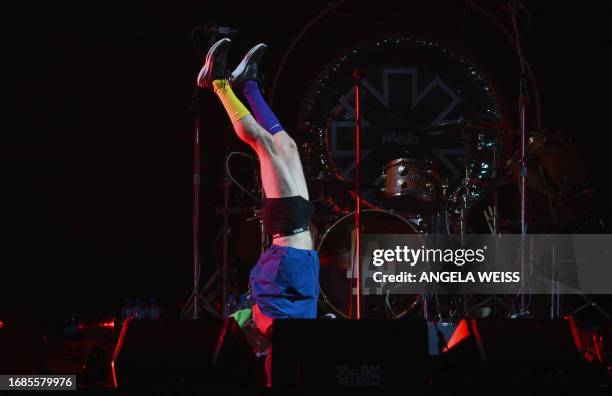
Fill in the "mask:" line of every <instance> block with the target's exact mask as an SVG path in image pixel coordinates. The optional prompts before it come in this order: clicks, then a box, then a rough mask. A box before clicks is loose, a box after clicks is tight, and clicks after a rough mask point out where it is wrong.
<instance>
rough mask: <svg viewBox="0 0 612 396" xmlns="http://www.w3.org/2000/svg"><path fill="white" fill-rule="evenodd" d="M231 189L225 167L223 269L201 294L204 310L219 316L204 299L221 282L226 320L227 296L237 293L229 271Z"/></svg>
mask: <svg viewBox="0 0 612 396" xmlns="http://www.w3.org/2000/svg"><path fill="white" fill-rule="evenodd" d="M229 189H230V179H229V175H228V174H227V167H224V170H223V209H222V210H221V212H222V216H223V225H222V226H221V238H222V239H221V267H220V268H219V269H217V270H216V271H215V273H214V274H213V275H212V276H211V277H210V279H209V280H208V281H207V282H206V284H205V285H204V287H203V288H202V291H201V292H200V293H199V295H200V296H201V297H200V298H201V299H202V303H203V305H204V308H205V309H207V310H208V311H209V312H211V313H212V314H213V315H218V314H219V313H218V312H217V311H216V310H215V309H214V307H213V306H212V304H210V302H209V301H208V300H207V299H206V298H205V297H204V295H205V293H206V291H207V290H208V289H209V288H210V287H212V285H213V284H214V283H215V281H216V280H217V278H220V280H221V290H220V292H219V293H220V294H221V317H223V318H225V317H227V316H228V314H229V312H228V307H227V296H228V292H229V291H230V290H231V291H233V292H235V293H236V290H235V288H234V287H233V286H232V284H231V281H230V271H229V265H228V264H229V263H228V257H229V256H228V251H229V235H230V233H231V228H230V226H229V213H230V207H229Z"/></svg>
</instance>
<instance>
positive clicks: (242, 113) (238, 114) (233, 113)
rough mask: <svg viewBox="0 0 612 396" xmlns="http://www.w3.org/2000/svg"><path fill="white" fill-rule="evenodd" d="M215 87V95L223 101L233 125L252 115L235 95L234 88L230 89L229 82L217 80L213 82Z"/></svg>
mask: <svg viewBox="0 0 612 396" xmlns="http://www.w3.org/2000/svg"><path fill="white" fill-rule="evenodd" d="M213 87H214V91H215V94H217V96H218V97H219V99H221V103H223V107H225V111H227V115H228V116H229V118H230V120H231V121H232V124H235V123H236V122H238V121H240V120H241V119H243V118H244V117H246V116H248V115H249V114H251V113H250V112H249V111H248V110H247V108H246V107H244V105H243V104H242V102H241V101H240V100H238V98H237V97H236V95H234V91H232V87H230V84H229V81H227V80H215V81H213Z"/></svg>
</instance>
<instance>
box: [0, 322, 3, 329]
mask: <svg viewBox="0 0 612 396" xmlns="http://www.w3.org/2000/svg"><path fill="white" fill-rule="evenodd" d="M3 327H4V322H3V321H1V320H0V329H2V328H3Z"/></svg>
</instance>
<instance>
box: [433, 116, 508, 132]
mask: <svg viewBox="0 0 612 396" xmlns="http://www.w3.org/2000/svg"><path fill="white" fill-rule="evenodd" d="M484 131H487V132H495V133H499V132H506V133H511V132H512V131H511V130H510V129H508V128H507V127H504V126H502V125H499V124H496V123H492V122H487V121H470V120H464V119H460V120H457V121H448V122H441V123H439V124H435V125H430V126H429V127H427V128H425V129H424V130H423V132H424V133H425V134H426V135H428V136H443V135H454V134H459V135H463V134H474V133H481V132H484Z"/></svg>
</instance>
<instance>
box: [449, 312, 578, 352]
mask: <svg viewBox="0 0 612 396" xmlns="http://www.w3.org/2000/svg"><path fill="white" fill-rule="evenodd" d="M574 334H575V332H574V331H573V329H572V323H571V322H570V321H568V320H564V319H559V320H536V319H513V320H496V319H493V320H492V319H463V320H462V321H461V322H460V323H459V325H458V326H457V328H456V329H455V332H454V333H453V335H452V336H451V338H450V340H449V341H448V347H447V349H448V351H447V352H451V351H453V349H456V350H460V349H461V350H463V351H464V352H465V353H467V354H470V353H471V354H473V356H474V357H475V358H479V359H480V360H483V361H512V360H517V361H522V362H525V359H528V360H529V361H530V362H534V361H559V360H562V361H568V360H574V361H575V360H576V359H577V358H578V356H579V350H578V347H577V345H576V340H575V338H574Z"/></svg>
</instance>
